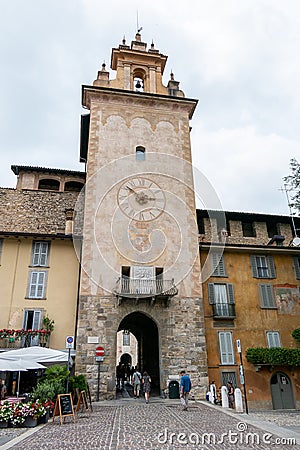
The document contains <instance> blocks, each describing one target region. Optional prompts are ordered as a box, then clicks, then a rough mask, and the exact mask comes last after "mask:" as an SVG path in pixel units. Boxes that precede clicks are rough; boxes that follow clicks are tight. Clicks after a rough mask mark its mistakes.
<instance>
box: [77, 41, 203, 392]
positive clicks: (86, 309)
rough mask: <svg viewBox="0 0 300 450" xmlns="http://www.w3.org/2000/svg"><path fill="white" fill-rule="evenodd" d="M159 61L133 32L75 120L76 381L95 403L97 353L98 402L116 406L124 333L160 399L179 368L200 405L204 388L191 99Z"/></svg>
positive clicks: (88, 89) (85, 92) (87, 91)
mask: <svg viewBox="0 0 300 450" xmlns="http://www.w3.org/2000/svg"><path fill="white" fill-rule="evenodd" d="M166 60H167V57H166V56H165V55H163V54H161V53H160V52H159V50H157V49H155V47H154V44H151V48H149V50H147V44H146V43H144V42H142V40H141V35H140V34H139V33H137V34H136V36H135V40H134V41H132V42H131V46H129V45H126V42H125V41H123V42H122V44H120V45H119V47H118V48H113V49H112V57H111V68H112V70H114V71H116V72H117V73H116V78H115V79H111V80H110V79H109V72H108V71H107V70H106V68H105V65H103V66H102V70H100V71H99V72H98V76H97V79H96V80H95V81H94V83H93V85H92V86H83V87H82V102H83V106H84V108H86V109H88V110H90V115H87V116H88V119H87V116H84V117H85V119H84V120H82V126H83V128H84V127H86V128H84V129H82V137H83V138H82V147H81V157H82V158H83V160H85V161H87V176H86V179H87V182H86V185H85V192H84V194H83V195H81V196H79V200H78V202H77V206H76V211H75V214H74V216H75V221H74V234H75V235H79V236H82V252H81V253H80V256H81V265H82V271H81V279H80V296H79V303H78V322H77V323H78V327H77V339H76V372H77V373H84V374H86V376H87V379H88V382H89V384H90V387H91V392H92V395H94V396H95V392H96V389H97V374H98V371H97V369H98V367H97V363H96V362H95V347H96V345H101V346H102V347H104V349H105V356H104V361H103V362H101V367H100V370H101V373H100V383H101V386H100V398H114V397H115V388H116V365H118V363H119V360H118V361H116V359H117V358H116V354H117V352H118V350H117V337H116V336H117V333H118V331H120V330H122V329H124V330H130V332H131V333H133V334H134V335H135V336H136V338H137V340H138V365H140V366H141V370H147V371H149V373H151V378H152V380H153V384H154V386H155V389H156V390H157V392H158V393H160V392H161V391H163V390H165V389H166V388H167V387H168V383H169V381H170V380H174V379H176V377H179V372H180V370H181V369H186V370H187V371H188V372H189V374H190V376H191V380H192V383H193V386H194V388H193V394H194V395H195V397H196V398H200V397H202V398H204V397H205V392H206V387H207V385H208V376H207V355H206V342H205V334H204V316H203V304H202V287H201V283H200V278H201V277H200V258H199V247H198V227H197V221H196V207H195V194H194V180H193V169H192V165H191V148H190V130H191V128H190V123H189V120H190V119H191V118H192V116H193V113H194V110H195V107H196V105H197V100H194V99H190V98H186V97H185V96H184V93H183V91H181V90H180V89H179V82H178V81H175V80H174V75H173V74H171V79H170V80H169V82H168V85H167V86H164V85H163V82H162V75H163V72H164V68H165V64H166ZM135 78H138V79H139V80H136V79H135ZM138 81H139V83H138V84H139V85H143V89H142V90H139V91H138V92H137V91H136V85H137V82H138ZM77 222H78V223H77Z"/></svg>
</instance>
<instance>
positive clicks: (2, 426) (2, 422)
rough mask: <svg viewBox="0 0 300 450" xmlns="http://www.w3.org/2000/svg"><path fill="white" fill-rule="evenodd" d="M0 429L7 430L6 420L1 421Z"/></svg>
mask: <svg viewBox="0 0 300 450" xmlns="http://www.w3.org/2000/svg"><path fill="white" fill-rule="evenodd" d="M0 428H8V420H1V421H0Z"/></svg>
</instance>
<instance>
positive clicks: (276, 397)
mask: <svg viewBox="0 0 300 450" xmlns="http://www.w3.org/2000/svg"><path fill="white" fill-rule="evenodd" d="M271 394H272V403H273V408H274V409H294V408H295V402H294V396H293V390H292V384H291V380H290V379H289V377H288V376H287V375H286V374H285V373H283V372H276V373H274V375H272V377H271Z"/></svg>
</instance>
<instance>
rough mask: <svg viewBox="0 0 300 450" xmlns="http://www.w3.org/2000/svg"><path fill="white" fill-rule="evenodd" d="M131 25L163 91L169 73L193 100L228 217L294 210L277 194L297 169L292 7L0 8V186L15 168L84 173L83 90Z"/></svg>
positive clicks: (53, 2) (91, 1)
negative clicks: (153, 51) (156, 58)
mask: <svg viewBox="0 0 300 450" xmlns="http://www.w3.org/2000/svg"><path fill="white" fill-rule="evenodd" d="M137 19H138V20H137ZM137 24H138V25H139V26H140V27H143V29H142V32H141V34H142V41H143V42H147V43H148V47H149V46H150V44H151V42H152V40H153V42H154V44H155V48H157V49H159V50H160V52H161V53H163V54H165V55H168V61H167V65H166V69H165V72H164V76H163V81H164V84H165V85H166V84H167V82H168V80H169V74H170V72H171V70H172V71H173V72H174V75H175V79H176V80H177V81H180V88H181V89H182V90H183V91H184V93H185V96H186V97H189V98H195V99H199V103H198V106H197V109H196V111H195V113H194V117H193V119H192V120H191V127H192V132H191V143H192V155H193V164H194V165H195V167H196V168H197V169H198V170H199V171H200V172H201V173H202V174H203V175H204V176H205V177H206V178H207V179H208V180H209V182H210V183H211V185H212V186H213V188H214V189H215V191H216V193H217V195H218V197H219V199H220V202H221V204H222V207H223V209H224V210H227V211H245V212H262V213H270V214H284V215H287V214H289V213H290V211H289V207H288V201H287V198H286V194H285V192H284V191H282V190H281V188H282V187H283V177H284V176H286V175H289V174H290V160H291V158H296V159H297V160H298V161H299V162H300V145H299V143H300V126H299V124H300V58H299V55H300V2H299V0H284V1H283V0H226V1H225V0H184V1H183V0H164V1H161V0H160V1H158V0H151V1H150V0H149V1H148V0H144V1H142V2H136V1H131V0H127V1H126V2H124V1H119V0H111V1H110V2H104V1H102V0H26V1H24V0H10V1H9V2H8V1H4V0H2V1H1V15H0V29H1V39H0V57H1V70H0V83H1V90H0V102H1V109H0V119H1V120H0V137H1V139H0V155H1V164H0V186H1V187H15V185H16V176H15V175H14V174H13V172H12V171H11V169H10V167H11V165H12V164H18V165H30V166H42V167H54V168H62V169H70V170H84V167H83V165H82V164H80V163H79V133H80V127H79V125H80V115H81V114H84V113H86V110H84V109H83V108H82V107H81V86H82V85H83V84H87V85H89V84H92V82H93V80H94V79H95V78H96V76H97V72H98V70H100V69H101V65H102V63H103V62H105V63H106V64H107V69H108V68H109V64H110V54H111V49H112V48H113V47H118V45H119V44H120V43H121V41H122V39H123V36H125V38H126V41H127V44H129V45H130V42H131V41H132V40H133V39H134V37H135V33H136V30H137ZM114 75H115V72H113V71H111V75H110V78H114ZM198 206H199V207H201V206H202V205H198ZM205 207H209V205H206V206H205Z"/></svg>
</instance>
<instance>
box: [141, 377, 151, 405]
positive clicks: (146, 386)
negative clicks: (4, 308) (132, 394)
mask: <svg viewBox="0 0 300 450" xmlns="http://www.w3.org/2000/svg"><path fill="white" fill-rule="evenodd" d="M142 383H143V392H144V394H145V400H146V403H147V404H148V403H149V397H150V391H151V378H150V376H149V375H148V373H147V372H146V371H145V372H144V373H143V378H142Z"/></svg>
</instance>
